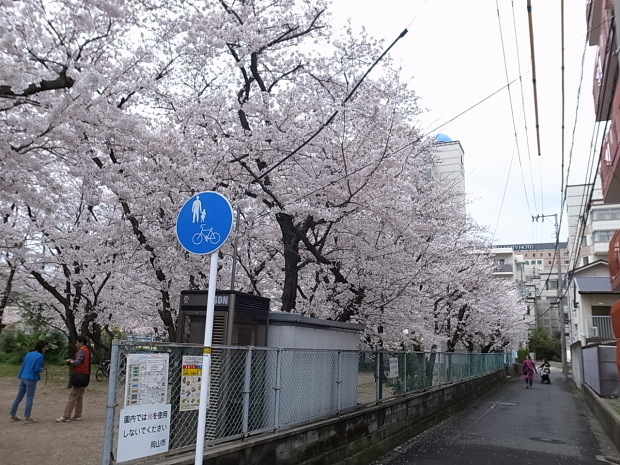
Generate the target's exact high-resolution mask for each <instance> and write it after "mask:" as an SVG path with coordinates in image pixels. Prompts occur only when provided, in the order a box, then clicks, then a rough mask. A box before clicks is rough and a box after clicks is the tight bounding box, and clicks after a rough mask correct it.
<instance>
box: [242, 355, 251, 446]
mask: <svg viewBox="0 0 620 465" xmlns="http://www.w3.org/2000/svg"><path fill="white" fill-rule="evenodd" d="M252 354H253V347H250V348H248V350H247V352H246V354H245V377H244V380H243V430H242V432H243V437H244V438H245V437H247V435H248V422H249V416H250V392H251V391H250V387H251V382H252Z"/></svg>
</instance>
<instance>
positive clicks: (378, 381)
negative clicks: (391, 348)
mask: <svg viewBox="0 0 620 465" xmlns="http://www.w3.org/2000/svg"><path fill="white" fill-rule="evenodd" d="M375 354H376V357H375V387H376V401H377V402H379V401H380V400H381V398H382V396H383V386H382V385H381V352H375Z"/></svg>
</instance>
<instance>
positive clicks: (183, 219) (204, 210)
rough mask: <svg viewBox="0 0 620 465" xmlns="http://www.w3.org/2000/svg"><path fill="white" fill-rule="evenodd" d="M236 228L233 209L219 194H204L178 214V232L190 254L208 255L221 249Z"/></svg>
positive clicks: (194, 199) (194, 197)
mask: <svg viewBox="0 0 620 465" xmlns="http://www.w3.org/2000/svg"><path fill="white" fill-rule="evenodd" d="M232 227H233V210H232V207H231V206H230V203H229V202H228V200H227V199H226V198H225V197H224V196H222V195H221V194H218V193H217V192H211V191H207V192H200V193H199V194H195V195H193V196H192V197H191V198H190V199H189V200H187V201H186V202H185V203H184V204H183V206H182V207H181V209H180V210H179V214H178V215H177V224H176V233H177V239H178V240H179V243H180V244H181V246H182V247H183V248H184V249H185V250H187V251H188V252H190V253H193V254H198V255H205V254H209V253H212V252H215V251H216V250H217V249H219V248H220V247H221V246H222V245H223V244H224V242H226V239H228V236H230V232H231V231H232Z"/></svg>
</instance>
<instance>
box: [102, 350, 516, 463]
mask: <svg viewBox="0 0 620 465" xmlns="http://www.w3.org/2000/svg"><path fill="white" fill-rule="evenodd" d="M202 350H203V347H202V346H201V345H193V344H170V343H147V344H145V343H135V342H128V341H124V342H119V343H116V342H115V344H114V346H113V350H112V356H111V362H110V381H109V391H108V410H107V415H106V429H105V435H104V445H103V450H104V456H103V461H102V463H103V465H108V464H110V463H120V462H123V461H126V460H127V459H126V458H124V457H122V454H121V453H120V449H119V447H118V446H119V438H121V437H122V436H123V435H127V434H134V432H135V434H139V431H138V430H137V429H135V430H134V432H131V431H132V430H126V429H123V426H124V423H125V422H128V421H132V418H130V417H129V416H128V415H127V414H126V413H125V414H124V415H123V411H124V410H123V409H126V408H127V407H129V408H131V407H132V406H135V405H141V404H142V405H143V404H148V403H159V404H169V405H170V413H169V415H170V420H169V437H168V439H167V444H166V450H168V453H179V452H184V451H189V450H192V449H194V448H195V445H196V435H197V430H198V414H199V411H198V408H199V402H198V400H199V397H200V396H199V394H200V391H199V386H200V377H201V376H202V372H201V365H202ZM505 363H506V359H505V355H504V354H502V353H500V354H457V353H437V352H430V353H429V352H426V353H422V352H364V351H346V350H311V349H277V348H265V347H228V346H219V347H214V348H213V352H212V358H211V378H210V392H209V404H208V410H207V420H206V428H205V444H206V445H213V444H216V443H219V442H223V441H230V440H233V439H237V438H242V437H246V436H248V435H250V434H257V433H261V432H266V431H277V430H278V429H280V428H282V427H285V426H291V425H295V424H298V423H301V422H306V421H309V420H313V419H318V418H324V417H328V416H330V415H336V414H338V413H340V412H342V411H343V410H346V409H350V408H353V407H356V406H359V405H368V404H372V403H375V402H377V401H379V400H382V399H387V398H390V397H393V396H397V395H401V394H405V393H408V392H414V391H420V390H424V389H427V388H430V387H433V386H439V385H442V384H446V383H451V382H455V381H459V380H462V379H466V378H470V377H476V376H481V375H484V374H487V373H491V372H494V371H498V370H502V369H504V368H505ZM166 415H167V413H166V412H164V413H163V416H164V417H165V416H166ZM155 416H157V413H155ZM161 416H162V413H161V412H159V417H160V418H161ZM121 430H122V431H121ZM127 431H129V433H127ZM121 432H122V434H121ZM117 450H119V455H118V456H117V454H116V451H117Z"/></svg>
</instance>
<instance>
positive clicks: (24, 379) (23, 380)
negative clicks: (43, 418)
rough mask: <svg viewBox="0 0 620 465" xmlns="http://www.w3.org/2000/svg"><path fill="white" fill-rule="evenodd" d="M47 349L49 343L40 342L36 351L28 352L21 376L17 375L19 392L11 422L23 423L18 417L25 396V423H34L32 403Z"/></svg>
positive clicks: (13, 406) (14, 402)
mask: <svg viewBox="0 0 620 465" xmlns="http://www.w3.org/2000/svg"><path fill="white" fill-rule="evenodd" d="M47 347H48V344H47V341H39V342H37V343H36V344H35V346H34V350H32V351H30V352H28V353H27V354H26V356H25V357H24V361H23V363H22V367H21V369H20V370H19V375H17V377H18V378H19V390H18V391H17V397H15V400H14V401H13V405H12V406H11V412H10V415H11V421H21V419H20V418H19V417H18V416H17V408H18V407H19V404H20V402H21V401H22V399H23V398H24V396H26V407H25V408H24V421H26V422H28V423H33V422H34V420H33V419H32V417H31V416H30V413H31V412H32V403H33V401H34V392H35V391H36V389H37V382H38V381H39V380H40V379H41V377H40V376H39V373H41V372H42V371H43V352H45V351H46V350H47Z"/></svg>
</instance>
